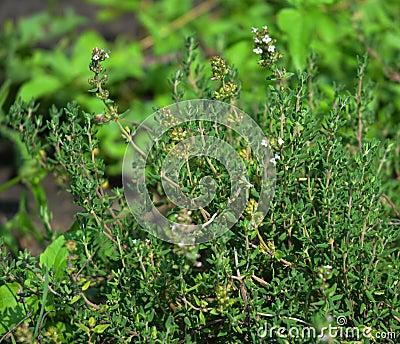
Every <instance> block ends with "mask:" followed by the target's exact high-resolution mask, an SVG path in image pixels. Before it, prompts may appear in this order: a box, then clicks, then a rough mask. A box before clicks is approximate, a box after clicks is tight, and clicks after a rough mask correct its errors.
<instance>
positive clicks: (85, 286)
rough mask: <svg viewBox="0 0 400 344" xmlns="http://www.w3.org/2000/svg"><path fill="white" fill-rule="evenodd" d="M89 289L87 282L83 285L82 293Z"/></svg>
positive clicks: (88, 282)
mask: <svg viewBox="0 0 400 344" xmlns="http://www.w3.org/2000/svg"><path fill="white" fill-rule="evenodd" d="M89 287H90V281H87V282H86V283H85V284H84V285H83V287H82V291H85V290H87V289H88V288H89Z"/></svg>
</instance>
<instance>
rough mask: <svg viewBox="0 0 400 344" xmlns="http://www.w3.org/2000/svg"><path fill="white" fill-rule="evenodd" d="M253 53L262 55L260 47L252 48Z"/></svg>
mask: <svg viewBox="0 0 400 344" xmlns="http://www.w3.org/2000/svg"><path fill="white" fill-rule="evenodd" d="M253 51H254V52H255V53H256V54H257V55H260V54H262V53H263V51H262V49H261V48H260V47H257V48H254V49H253Z"/></svg>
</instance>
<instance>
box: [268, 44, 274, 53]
mask: <svg viewBox="0 0 400 344" xmlns="http://www.w3.org/2000/svg"><path fill="white" fill-rule="evenodd" d="M268 51H269V52H270V53H273V52H274V51H275V45H270V46H269V47H268Z"/></svg>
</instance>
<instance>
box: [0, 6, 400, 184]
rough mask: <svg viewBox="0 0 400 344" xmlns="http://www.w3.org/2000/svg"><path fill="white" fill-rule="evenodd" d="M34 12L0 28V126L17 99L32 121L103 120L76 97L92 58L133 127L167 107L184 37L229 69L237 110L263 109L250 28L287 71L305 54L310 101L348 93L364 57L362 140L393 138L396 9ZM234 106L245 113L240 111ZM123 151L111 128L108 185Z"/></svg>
mask: <svg viewBox="0 0 400 344" xmlns="http://www.w3.org/2000/svg"><path fill="white" fill-rule="evenodd" d="M42 3H45V2H44V1H42ZM45 4H46V6H43V9H42V10H40V11H38V12H34V13H31V14H30V15H29V16H24V17H21V18H18V19H17V20H12V19H7V18H3V23H2V31H1V35H0V83H1V85H2V87H1V89H0V105H1V114H0V116H3V114H4V112H5V111H7V109H8V108H9V106H10V104H12V103H13V102H14V101H15V99H16V98H17V97H21V98H23V99H24V100H29V99H31V98H32V97H33V98H36V99H37V100H38V101H39V102H40V104H41V107H42V108H43V109H46V108H48V106H49V105H52V104H55V105H56V106H60V107H63V106H65V104H66V103H67V102H68V101H71V100H76V101H77V102H78V104H79V105H80V106H81V107H82V108H84V109H85V110H88V111H93V112H94V113H100V112H102V111H103V108H102V105H101V102H99V101H98V100H97V99H95V98H94V97H92V96H91V95H90V94H89V93H88V92H87V89H88V85H87V79H88V78H89V76H90V72H89V70H88V68H87V66H88V62H89V61H88V56H90V51H91V49H92V48H93V47H95V46H98V47H105V48H106V49H109V50H110V51H111V54H112V59H110V61H109V63H108V65H107V68H108V70H109V71H110V72H111V74H112V78H111V80H110V82H109V85H110V88H111V92H112V94H113V98H114V99H116V100H117V102H118V104H119V105H120V108H121V109H120V110H121V111H124V110H126V109H129V110H130V111H129V115H128V116H129V118H130V119H131V120H135V121H140V120H142V119H144V118H145V117H146V116H148V115H149V114H151V113H152V112H153V107H154V106H166V105H168V104H170V103H171V102H172V99H171V85H170V84H169V83H168V81H167V80H168V79H169V78H171V76H172V75H173V73H174V71H175V70H176V68H177V65H178V63H179V61H180V60H181V58H182V56H181V55H182V52H183V51H184V49H183V47H184V39H185V38H186V37H188V36H189V35H195V36H196V37H197V40H198V41H199V44H200V46H201V51H202V52H203V53H204V55H205V56H204V57H211V56H213V55H221V56H223V57H224V58H225V59H227V61H228V62H229V63H230V64H233V65H235V67H236V68H237V70H238V73H239V78H240V80H241V82H242V85H241V87H242V93H241V99H246V104H254V109H255V108H256V107H257V106H258V104H260V103H261V102H263V101H264V97H265V89H263V88H260V87H259V86H258V85H263V83H266V81H265V76H264V75H262V73H259V69H258V66H257V64H256V63H254V56H253V55H254V53H253V52H252V48H249V47H252V43H251V39H252V34H251V27H253V26H256V27H261V26H263V25H268V27H269V29H270V32H271V33H272V34H273V35H274V38H276V39H278V42H277V47H278V49H279V50H280V51H281V52H283V54H284V60H285V65H286V67H287V70H288V71H292V72H299V71H302V70H304V69H307V68H308V67H309V59H308V57H309V56H310V53H311V52H312V53H313V54H315V56H317V59H316V66H317V70H318V78H319V81H320V82H322V84H323V87H322V88H321V90H322V92H324V93H326V96H327V97H328V99H329V98H330V97H333V94H334V82H339V83H341V84H343V85H344V86H346V87H350V88H353V86H354V84H355V78H356V71H357V58H356V57H357V56H362V55H364V53H365V52H368V54H369V56H370V64H369V68H368V77H369V78H370V79H371V80H372V81H373V82H374V83H376V85H377V86H376V95H375V97H376V98H375V101H374V104H373V107H374V109H373V110H374V114H375V125H374V126H373V127H372V128H371V129H370V132H371V133H372V134H373V135H374V136H375V137H378V138H380V139H384V138H385V137H394V136H395V135H398V133H397V129H398V126H397V123H398V122H399V121H400V114H399V113H400V112H399V110H400V72H399V71H400V62H399V61H400V60H399V55H400V34H399V33H400V32H399V31H400V25H399V24H400V23H399V18H400V6H399V5H398V1H397V0H386V1H379V0H365V1H355V0H338V1H334V0H309V1H302V0H287V1H278V0H276V1H260V0H245V1H236V0H225V1H221V0H206V1H191V0H183V1H182V0H161V1H152V0H141V1H139V0H120V1H113V0H86V1H80V2H76V1H57V0H52V1H51V0H49V1H48V2H47V3H45ZM13 6H15V5H14V4H13ZM82 8H84V9H85V11H82ZM81 12H82V13H84V14H83V15H82V14H78V13H81ZM205 68H209V67H208V66H206V67H205ZM263 79H264V80H263ZM256 85H257V86H256ZM238 105H239V106H244V109H245V110H247V111H249V113H252V109H251V108H249V106H247V108H246V106H245V105H244V104H243V105H242V104H240V103H239V104H238ZM43 112H45V110H43ZM2 136H3V139H4V137H5V136H7V135H4V133H3V134H2ZM8 139H9V138H8ZM124 149H125V147H124V144H123V142H122V140H120V133H119V131H118V129H117V127H116V126H105V127H103V128H102V129H101V154H102V155H103V156H104V157H105V158H106V161H107V163H108V173H109V174H110V175H115V176H118V175H119V174H120V166H121V159H122V156H123V153H124Z"/></svg>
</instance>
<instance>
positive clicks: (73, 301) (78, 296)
mask: <svg viewBox="0 0 400 344" xmlns="http://www.w3.org/2000/svg"><path fill="white" fill-rule="evenodd" d="M80 298H81V296H80V295H75V296H74V297H73V298H72V300H71V302H70V304H71V305H72V304H74V303H75V302H76V301H78V300H79V299H80Z"/></svg>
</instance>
